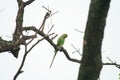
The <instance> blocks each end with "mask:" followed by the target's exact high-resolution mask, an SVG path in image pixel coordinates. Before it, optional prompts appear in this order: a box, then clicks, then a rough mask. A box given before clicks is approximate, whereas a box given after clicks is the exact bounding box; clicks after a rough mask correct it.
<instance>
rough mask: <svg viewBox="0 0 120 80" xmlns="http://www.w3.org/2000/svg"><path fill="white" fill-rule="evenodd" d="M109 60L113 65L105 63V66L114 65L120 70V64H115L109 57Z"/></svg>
mask: <svg viewBox="0 0 120 80" xmlns="http://www.w3.org/2000/svg"><path fill="white" fill-rule="evenodd" d="M107 59H108V60H109V61H110V62H111V63H103V65H113V66H116V67H117V68H119V69H120V64H117V63H116V62H113V61H112V60H111V59H110V58H109V57H107Z"/></svg>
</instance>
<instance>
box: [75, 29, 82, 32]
mask: <svg viewBox="0 0 120 80" xmlns="http://www.w3.org/2000/svg"><path fill="white" fill-rule="evenodd" d="M74 30H75V31H78V32H80V33H84V32H83V31H80V30H78V29H74Z"/></svg>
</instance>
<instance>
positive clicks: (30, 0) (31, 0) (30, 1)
mask: <svg viewBox="0 0 120 80" xmlns="http://www.w3.org/2000/svg"><path fill="white" fill-rule="evenodd" d="M33 1H35V0H28V1H26V2H25V6H26V5H29V4H31V3H32V2H33Z"/></svg>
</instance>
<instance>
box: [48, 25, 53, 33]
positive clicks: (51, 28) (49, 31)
mask: <svg viewBox="0 0 120 80" xmlns="http://www.w3.org/2000/svg"><path fill="white" fill-rule="evenodd" d="M53 27H54V25H52V27H51V28H50V30H49V31H48V32H47V35H48V34H49V33H50V31H51V30H52V29H53Z"/></svg>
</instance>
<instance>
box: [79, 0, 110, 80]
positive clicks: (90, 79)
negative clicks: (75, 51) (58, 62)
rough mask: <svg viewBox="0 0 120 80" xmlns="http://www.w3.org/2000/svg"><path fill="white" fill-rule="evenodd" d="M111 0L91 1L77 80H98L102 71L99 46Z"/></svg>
mask: <svg viewBox="0 0 120 80" xmlns="http://www.w3.org/2000/svg"><path fill="white" fill-rule="evenodd" d="M110 1H111V0H91V4H90V10H89V15H88V21H87V25H86V30H85V35H84V42H83V56H82V60H81V65H80V68H79V74H78V80H98V78H99V75H100V71H101V69H102V56H101V45H102V40H103V36H104V29H105V24H106V18H107V14H108V10H109V7H110Z"/></svg>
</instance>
